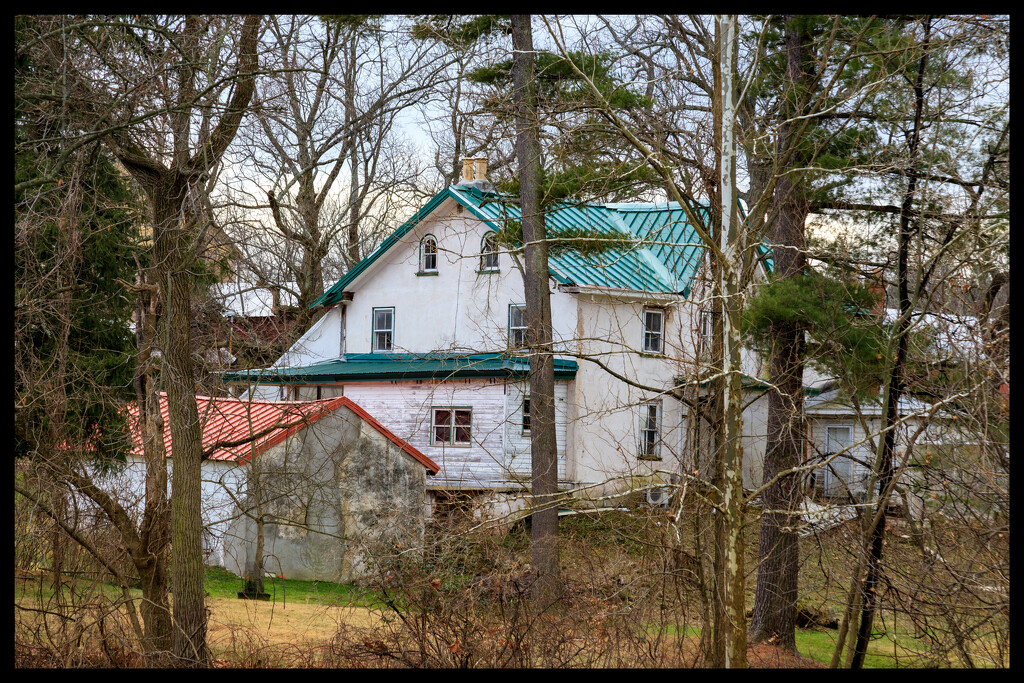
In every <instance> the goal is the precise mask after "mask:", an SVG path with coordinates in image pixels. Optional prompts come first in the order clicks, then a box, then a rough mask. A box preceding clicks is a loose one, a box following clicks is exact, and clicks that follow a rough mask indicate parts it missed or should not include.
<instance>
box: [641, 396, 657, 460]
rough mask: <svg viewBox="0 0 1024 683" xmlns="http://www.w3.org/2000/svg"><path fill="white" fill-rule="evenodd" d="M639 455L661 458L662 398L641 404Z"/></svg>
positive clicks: (652, 458)
mask: <svg viewBox="0 0 1024 683" xmlns="http://www.w3.org/2000/svg"><path fill="white" fill-rule="evenodd" d="M639 456H640V457H641V458H643V459H645V460H661V399H657V400H655V401H647V402H646V403H641V404H640V453H639Z"/></svg>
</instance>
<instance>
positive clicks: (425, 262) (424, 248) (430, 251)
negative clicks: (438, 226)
mask: <svg viewBox="0 0 1024 683" xmlns="http://www.w3.org/2000/svg"><path fill="white" fill-rule="evenodd" d="M420 272H421V273H436V272H437V239H436V238H435V237H434V236H433V235H424V236H423V239H421V240H420Z"/></svg>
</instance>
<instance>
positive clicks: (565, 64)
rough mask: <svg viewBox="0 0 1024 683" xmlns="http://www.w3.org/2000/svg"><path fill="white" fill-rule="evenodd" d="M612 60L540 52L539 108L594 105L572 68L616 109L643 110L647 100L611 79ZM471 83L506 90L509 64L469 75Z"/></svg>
mask: <svg viewBox="0 0 1024 683" xmlns="http://www.w3.org/2000/svg"><path fill="white" fill-rule="evenodd" d="M614 63H615V60H614V57H613V55H612V54H611V53H610V52H600V53H597V54H582V53H579V52H573V53H570V54H569V59H568V60H566V59H564V58H563V57H561V56H560V55H556V54H554V53H553V52H548V51H544V50H540V51H538V52H537V54H536V57H535V59H534V71H535V73H536V75H537V90H538V96H539V98H540V100H541V106H548V107H550V106H552V105H554V104H556V103H557V104H569V105H584V106H585V105H587V104H593V94H592V91H591V89H590V86H589V85H587V84H586V83H584V82H583V80H582V79H580V77H579V76H578V75H577V74H576V71H575V70H574V69H573V68H572V66H571V64H573V65H575V66H576V67H577V68H578V69H579V70H580V71H582V72H583V73H585V74H587V77H588V78H589V79H590V80H591V81H592V82H593V83H594V85H595V86H597V89H598V90H599V91H600V92H601V95H602V96H603V97H604V98H605V99H606V100H607V101H608V103H609V104H610V105H611V106H612V107H613V108H616V109H627V110H628V109H633V108H638V107H645V106H647V105H649V104H650V100H648V98H647V97H645V96H644V95H641V94H640V93H637V92H634V91H632V90H629V89H627V88H623V87H620V86H618V85H617V84H616V82H615V79H614V78H612V68H613V66H614ZM468 78H469V80H470V81H472V82H474V83H480V84H483V85H491V86H495V87H498V88H508V87H511V84H512V60H511V59H506V60H503V61H500V62H496V63H493V64H489V65H487V66H483V67H480V68H478V69H475V70H473V71H471V72H470V73H469V74H468Z"/></svg>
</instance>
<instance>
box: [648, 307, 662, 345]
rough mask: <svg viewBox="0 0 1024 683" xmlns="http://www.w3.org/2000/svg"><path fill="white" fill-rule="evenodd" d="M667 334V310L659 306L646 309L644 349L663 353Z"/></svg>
mask: <svg viewBox="0 0 1024 683" xmlns="http://www.w3.org/2000/svg"><path fill="white" fill-rule="evenodd" d="M664 336H665V311H662V310H660V309H657V308H645V309H644V351H646V352H648V353H661V352H662V347H663V345H664V342H663V337H664Z"/></svg>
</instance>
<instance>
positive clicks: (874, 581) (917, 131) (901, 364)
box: [850, 18, 931, 669]
mask: <svg viewBox="0 0 1024 683" xmlns="http://www.w3.org/2000/svg"><path fill="white" fill-rule="evenodd" d="M924 32H925V37H924V42H923V44H922V49H923V54H922V55H921V60H920V63H919V67H918V72H917V80H916V81H915V83H914V128H913V130H912V132H911V135H910V140H909V154H908V162H907V178H908V180H907V191H906V193H905V194H904V196H903V204H902V206H901V207H900V234H899V246H898V251H897V254H896V282H897V288H898V291H899V302H900V317H899V319H898V320H897V322H896V330H895V333H894V334H895V338H896V354H895V358H894V359H893V363H892V368H891V370H890V373H889V377H888V380H887V381H886V384H887V386H886V394H885V419H884V422H883V424H882V429H884V430H885V433H884V435H883V437H882V439H881V443H880V444H879V445H878V454H877V456H876V458H875V466H874V472H875V473H877V477H878V479H877V488H876V485H875V479H874V477H872V478H871V481H870V487H869V490H868V494H869V495H874V493H875V491H877V492H878V494H877V499H876V504H875V506H874V507H873V510H874V516H873V519H872V522H873V524H871V525H870V527H869V530H870V538H871V544H870V549H869V551H868V557H867V570H868V571H867V576H866V577H865V578H864V585H863V588H862V590H861V600H862V601H863V606H862V607H861V617H860V628H859V629H858V631H857V643H856V646H855V649H854V654H853V660H852V662H851V663H850V668H851V669H860V668H862V667H863V666H864V656H865V655H866V654H867V649H868V641H869V640H870V639H871V627H872V625H873V624H874V620H875V609H876V604H877V599H878V596H877V588H878V579H879V576H880V574H881V563H882V545H883V544H884V543H885V523H886V514H885V510H886V507H887V506H888V502H889V496H890V495H891V493H892V491H891V489H892V483H893V481H892V479H893V466H892V461H893V451H894V450H895V445H896V430H897V427H898V424H897V422H898V420H899V400H900V396H901V395H902V394H903V384H904V375H905V365H906V359H907V341H908V339H907V335H908V332H909V330H910V273H909V268H908V264H907V259H908V256H909V252H910V239H911V235H912V230H911V225H910V216H911V212H912V211H913V207H914V200H915V199H916V194H917V178H918V168H917V163H918V145H919V143H920V140H921V127H922V120H923V115H924V88H923V83H924V74H925V70H926V69H927V66H928V42H929V38H930V37H931V19H930V18H928V19H926V20H925V24H924Z"/></svg>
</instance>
